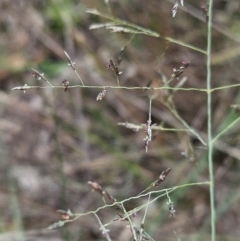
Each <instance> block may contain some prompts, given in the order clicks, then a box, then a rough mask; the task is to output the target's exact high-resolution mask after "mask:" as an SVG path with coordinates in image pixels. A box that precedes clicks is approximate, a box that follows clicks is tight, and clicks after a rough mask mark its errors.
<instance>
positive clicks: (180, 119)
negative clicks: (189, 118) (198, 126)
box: [166, 104, 207, 146]
mask: <svg viewBox="0 0 240 241" xmlns="http://www.w3.org/2000/svg"><path fill="white" fill-rule="evenodd" d="M166 106H167V107H168V108H169V110H170V111H171V113H172V114H173V115H174V116H175V117H176V118H177V119H178V120H179V121H181V122H182V124H183V125H184V126H185V127H186V128H187V129H188V130H189V131H190V132H191V133H192V134H193V135H195V136H196V137H197V138H198V140H199V141H200V142H201V143H202V144H203V145H204V146H206V145H207V144H206V142H205V141H204V140H203V138H202V137H201V136H200V135H199V134H198V133H197V132H196V131H195V130H194V129H192V128H191V127H190V126H189V125H188V123H187V122H186V121H185V120H183V119H182V117H181V116H180V115H179V114H178V112H177V111H176V109H175V108H172V106H170V105H169V104H167V105H166Z"/></svg>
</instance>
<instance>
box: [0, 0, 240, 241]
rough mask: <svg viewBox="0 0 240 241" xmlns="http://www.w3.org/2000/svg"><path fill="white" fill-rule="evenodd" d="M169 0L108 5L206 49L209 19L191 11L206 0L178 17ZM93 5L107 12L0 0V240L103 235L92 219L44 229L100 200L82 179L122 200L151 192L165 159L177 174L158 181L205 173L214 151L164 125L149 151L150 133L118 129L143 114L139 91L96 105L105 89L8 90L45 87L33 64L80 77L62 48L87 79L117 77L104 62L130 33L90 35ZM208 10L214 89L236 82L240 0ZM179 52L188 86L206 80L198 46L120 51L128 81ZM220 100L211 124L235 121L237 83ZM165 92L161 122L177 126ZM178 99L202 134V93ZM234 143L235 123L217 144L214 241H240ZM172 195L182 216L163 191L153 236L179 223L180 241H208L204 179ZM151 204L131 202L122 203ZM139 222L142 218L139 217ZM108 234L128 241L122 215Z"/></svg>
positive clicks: (218, 126) (152, 217)
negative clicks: (211, 12) (209, 154)
mask: <svg viewBox="0 0 240 241" xmlns="http://www.w3.org/2000/svg"><path fill="white" fill-rule="evenodd" d="M170 2H171V1H157V0H150V1H142V0H138V1H137V0H132V1H110V3H111V7H112V11H113V14H114V15H115V16H117V17H119V18H122V19H125V20H128V21H131V22H134V23H137V24H138V25H141V26H145V27H147V28H149V29H152V30H154V31H156V32H159V33H160V34H161V35H163V36H170V37H172V38H175V39H178V40H181V41H183V42H185V43H189V44H192V45H194V46H197V47H200V48H202V49H205V48H206V24H205V23H204V22H202V21H199V20H198V19H197V18H196V16H201V15H199V13H198V10H199V2H198V1H185V2H186V4H189V6H190V7H193V8H194V9H193V10H190V11H189V12H185V11H183V10H178V13H177V16H176V17H175V18H172V17H171V12H170V9H171V8H172V4H171V3H170ZM87 7H91V8H97V9H98V10H102V11H105V12H106V11H107V8H106V6H105V4H104V1H94V0H85V1H84V0H83V1H73V0H65V1H64V0H51V1H29V0H23V1H16V0H1V1H0V12H1V14H0V32H1V34H0V49H1V55H0V87H1V91H0V111H1V118H0V132H1V135H0V151H1V159H0V168H1V169H0V170H1V175H0V180H1V184H0V210H1V216H0V241H5V240H6V241H7V240H8V241H11V240H37V241H38V240H51V241H55V240H56V241H58V240H74V241H77V240H103V239H104V238H103V237H102V236H101V232H100V231H99V227H98V224H97V222H96V220H95V219H94V218H93V217H92V216H87V217H84V218H82V219H81V218H80V219H79V220H78V221H76V222H75V223H72V224H70V225H67V226H66V227H63V228H61V229H59V230H54V231H51V230H47V231H46V230H45V228H46V227H48V226H49V225H50V224H51V223H53V222H55V221H57V220H58V219H59V218H60V217H59V216H58V214H57V212H56V210H57V209H67V208H70V209H71V210H72V211H74V212H86V211H89V210H95V209H96V208H97V207H99V206H101V205H102V200H101V198H99V196H98V195H96V194H95V193H92V192H91V191H90V189H89V188H88V187H87V185H86V183H87V181H89V180H91V181H97V182H98V183H99V184H101V186H103V187H104V188H105V189H107V190H108V191H109V192H111V193H112V194H113V196H115V197H116V198H117V199H118V200H122V199H124V198H127V197H130V196H133V195H136V194H138V193H139V192H140V191H141V190H143V189H145V188H146V187H147V186H148V185H149V184H150V183H151V182H152V181H154V180H155V179H156V178H157V177H158V175H159V174H160V173H161V172H162V170H164V169H166V168H168V167H170V168H172V171H171V174H170V175H169V177H168V179H167V180H166V182H165V183H163V185H162V186H161V187H162V188H164V187H171V186H174V185H180V184H183V183H188V182H198V181H205V180H207V179H208V171H207V162H206V152H207V150H206V149H203V148H201V144H200V143H199V142H198V141H197V140H196V139H194V138H192V137H190V138H189V137H188V136H187V135H186V134H184V133H182V134H180V133H175V132H158V133H156V136H155V138H154V140H153V141H152V142H151V144H150V149H149V152H148V153H147V154H146V153H145V150H144V143H143V138H144V136H145V133H144V132H143V131H139V132H136V133H135V132H133V131H131V130H126V129H125V128H123V127H120V126H118V125H117V123H118V122H125V121H127V122H132V123H136V124H141V123H145V122H146V120H147V118H148V99H147V97H146V94H145V93H144V92H141V91H127V90H108V91H107V95H106V97H105V99H104V100H103V101H102V102H96V96H97V94H98V90H94V89H79V88H76V89H69V90H68V91H67V92H66V93H64V92H63V90H61V89H54V90H52V89H33V90H30V91H27V92H26V93H25V94H23V92H21V91H19V92H18V91H14V92H13V91H10V90H11V88H13V87H15V86H20V85H24V84H25V83H27V84H28V85H45V83H44V82H40V81H37V80H35V79H34V78H33V77H32V76H31V68H35V69H38V70H39V71H40V72H44V73H45V76H47V77H48V79H49V80H50V81H51V83H52V84H54V85H61V83H62V80H63V79H67V80H68V81H70V84H71V85H74V84H79V80H78V79H77V78H76V76H75V74H74V72H73V71H72V70H71V69H70V68H69V66H67V60H66V58H65V56H64V53H63V51H64V50H66V51H67V52H68V53H69V55H70V56H72V58H73V59H74V61H76V68H77V69H78V71H79V73H80V74H81V77H82V79H83V80H84V82H85V83H86V84H87V85H115V84H116V81H115V79H114V75H113V73H112V72H111V71H108V70H106V67H105V65H106V64H107V63H108V62H109V59H117V57H118V54H119V52H120V49H121V48H122V47H123V46H124V45H125V44H126V43H127V42H128V40H129V39H130V37H131V36H130V35H127V34H120V33H118V34H113V33H110V32H107V31H106V30H103V29H102V30H95V31H90V30H89V25H90V24H91V23H96V22H100V21H101V19H99V18H96V17H93V16H91V15H88V14H86V13H85V9H86V8H87ZM188 9H189V8H188ZM195 10H196V11H195ZM195 13H196V14H197V15H196V14H195ZM192 14H193V15H194V16H192ZM213 16H214V22H215V25H216V26H217V27H216V28H215V30H214V31H213V66H212V68H213V78H212V79H213V86H214V87H217V86H222V85H228V84H234V83H239V82H240V77H239V76H240V75H239V60H240V58H239V55H240V48H239V42H240V32H239V23H240V4H239V1H237V0H232V1H220V0H216V1H215V5H214V15H213ZM219 26H220V31H219ZM183 60H188V61H190V62H191V65H190V66H189V67H188V69H187V70H186V71H185V73H184V75H185V76H186V77H187V78H188V79H187V82H186V84H185V85H184V87H194V88H204V87H205V78H206V66H205V56H204V55H203V54H201V53H198V52H195V51H193V50H190V49H187V48H184V47H181V46H178V45H174V44H170V43H167V42H166V41H165V40H163V39H159V38H150V37H147V36H141V35H139V36H136V37H135V38H134V40H133V41H132V42H131V43H130V44H129V45H128V46H127V48H126V50H125V52H124V55H123V57H122V63H121V65H120V67H119V68H120V70H122V71H123V75H122V76H121V77H120V82H121V85H125V86H146V85H147V83H148V82H149V81H150V80H156V79H157V80H160V78H161V75H160V74H159V71H160V72H161V73H163V74H164V75H166V76H167V77H169V76H170V75H171V73H172V65H179V64H181V62H182V61H183ZM172 84H173V85H174V84H176V83H172ZM213 97H214V99H213V107H214V113H213V122H214V132H216V131H217V130H223V129H224V128H226V127H227V126H228V125H229V124H230V123H231V122H232V121H234V120H235V119H236V118H237V117H238V115H239V114H238V113H234V111H233V110H232V109H230V108H229V106H230V105H231V104H233V103H239V101H240V100H239V88H231V89H227V90H224V91H217V92H214V96H213ZM162 98H163V97H161V96H160V97H159V98H157V99H156V100H154V101H153V110H152V117H153V120H154V123H157V124H160V123H161V122H164V123H165V126H166V127H172V128H182V124H181V123H180V122H179V120H177V119H176V118H175V117H174V116H173V115H172V113H171V112H170V111H169V110H168V109H167V108H166V107H165V106H164V105H163V103H162V102H161V100H162ZM174 103H175V104H176V108H177V110H178V112H179V113H180V115H181V117H182V118H183V119H184V120H186V122H187V123H188V124H189V125H191V126H192V127H194V128H195V129H197V130H198V131H199V132H201V133H202V135H203V136H204V133H206V118H207V114H206V95H205V94H204V93H201V92H181V91H179V92H177V93H176V94H175V95H174ZM189 143H191V145H192V146H193V149H194V161H191V160H190V156H183V155H182V154H181V153H182V152H186V151H189ZM239 143H240V139H239V125H236V126H235V127H234V129H231V131H229V132H228V133H226V135H224V136H223V137H221V139H220V141H219V142H218V143H217V145H216V148H215V151H214V167H215V180H216V207H217V210H216V211H217V233H218V240H228V241H230V240H231V241H232V240H239V237H240V231H239V224H240V211H239V205H238V204H239V199H240V192H239V187H238V186H239V185H238V184H239V181H240V178H239V175H238V173H239V168H240V165H239V160H240V151H239ZM189 154H191V153H189ZM171 199H172V200H173V201H174V203H175V208H176V211H177V215H176V218H175V219H173V218H169V213H168V210H167V205H166V202H167V199H166V200H165V199H162V200H160V201H158V202H155V203H154V204H153V205H151V206H150V207H149V213H148V217H147V220H146V229H147V230H148V232H149V233H150V234H151V235H152V237H153V238H155V240H175V239H176V238H175V237H174V234H173V230H176V231H177V233H178V235H179V237H180V238H181V240H210V238H209V197H208V190H207V187H194V188H188V189H184V190H183V189H182V190H181V191H176V192H174V193H173V194H172V195H171ZM145 202H146V200H144V199H142V200H137V201H134V202H130V203H129V204H128V205H127V207H126V208H127V209H131V208H134V207H135V206H136V205H140V204H143V203H145ZM100 217H101V218H102V221H103V222H108V221H110V220H111V219H113V218H114V217H115V213H114V211H113V210H111V209H106V210H104V211H101V212H100ZM137 220H139V223H140V222H141V215H139V216H137ZM110 230H111V232H110V235H111V237H112V239H113V240H131V239H130V237H131V234H130V231H129V229H128V228H126V223H124V222H115V223H114V225H112V226H111V228H110Z"/></svg>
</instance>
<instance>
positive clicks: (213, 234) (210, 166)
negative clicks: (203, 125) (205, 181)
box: [207, 0, 216, 241]
mask: <svg viewBox="0 0 240 241" xmlns="http://www.w3.org/2000/svg"><path fill="white" fill-rule="evenodd" d="M212 9H213V0H209V7H208V16H209V18H208V37H207V90H208V92H207V105H208V110H207V112H208V121H207V122H208V170H209V180H210V183H211V185H210V186H209V192H210V206H211V241H215V240H216V227H215V219H216V218H215V216H216V213H215V203H214V201H215V195H214V171H213V145H212V93H211V91H210V90H211V52H212V50H211V49H212Z"/></svg>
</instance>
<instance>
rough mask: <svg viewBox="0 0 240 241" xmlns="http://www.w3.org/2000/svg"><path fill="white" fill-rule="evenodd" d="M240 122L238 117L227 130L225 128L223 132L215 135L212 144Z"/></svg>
mask: <svg viewBox="0 0 240 241" xmlns="http://www.w3.org/2000/svg"><path fill="white" fill-rule="evenodd" d="M239 121H240V117H238V118H237V119H236V120H235V121H233V122H232V123H231V124H230V125H229V126H228V127H227V128H225V129H224V130H223V131H221V132H220V133H219V134H217V135H216V136H215V137H214V139H213V140H212V143H214V142H215V141H216V140H217V139H218V138H219V137H220V136H222V135H223V134H224V133H226V132H227V131H228V130H229V129H231V128H232V127H233V126H235V125H236V124H237V123H238V122H239Z"/></svg>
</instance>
